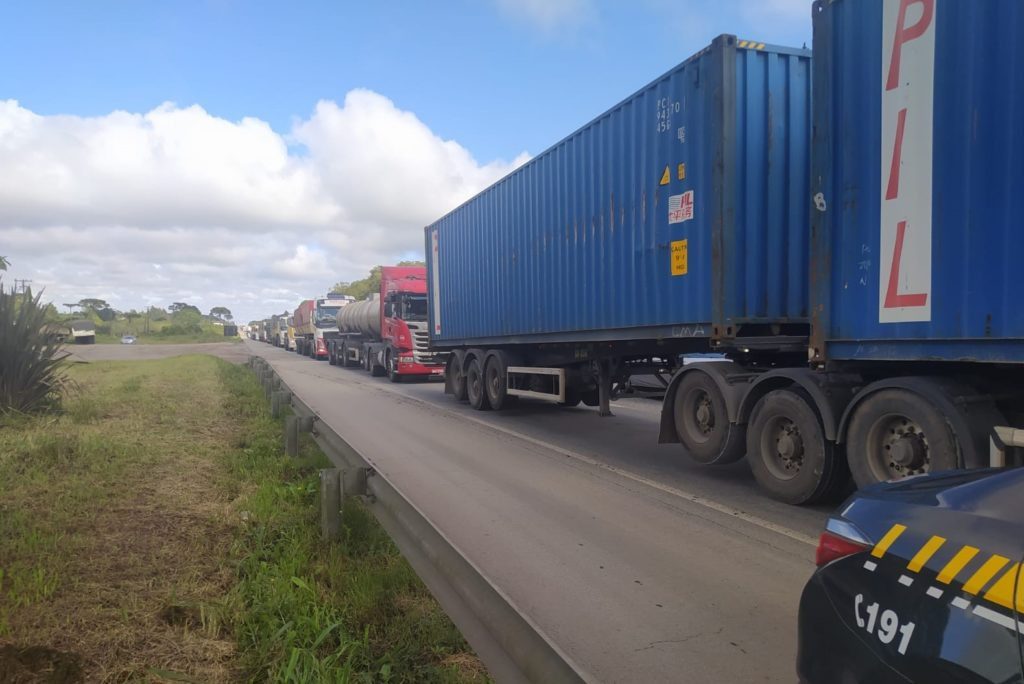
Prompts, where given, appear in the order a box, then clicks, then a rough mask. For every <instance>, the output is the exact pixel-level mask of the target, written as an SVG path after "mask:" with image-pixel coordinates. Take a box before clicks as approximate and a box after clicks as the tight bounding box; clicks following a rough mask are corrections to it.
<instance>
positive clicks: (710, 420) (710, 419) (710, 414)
mask: <svg viewBox="0 0 1024 684" xmlns="http://www.w3.org/2000/svg"><path fill="white" fill-rule="evenodd" d="M694 419H695V420H696V421H697V429H699V430H700V431H701V432H702V433H703V434H705V435H706V434H708V433H710V432H711V431H712V430H713V429H714V428H715V411H714V408H713V407H712V406H711V398H710V397H708V395H707V394H704V393H701V396H700V397H698V399H697V410H696V412H695V413H694Z"/></svg>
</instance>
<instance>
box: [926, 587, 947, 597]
mask: <svg viewBox="0 0 1024 684" xmlns="http://www.w3.org/2000/svg"><path fill="white" fill-rule="evenodd" d="M925 593H926V594H928V595H929V596H931V597H932V598H942V594H943V593H944V592H943V591H942V589H939V588H938V587H928V591H926V592H925Z"/></svg>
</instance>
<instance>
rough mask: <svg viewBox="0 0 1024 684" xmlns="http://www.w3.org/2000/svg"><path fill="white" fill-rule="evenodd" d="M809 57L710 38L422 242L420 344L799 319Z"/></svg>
mask: <svg viewBox="0 0 1024 684" xmlns="http://www.w3.org/2000/svg"><path fill="white" fill-rule="evenodd" d="M809 97H810V53H809V52H807V51H803V50H791V49H787V48H780V47H776V46H766V45H764V44H763V43H760V44H758V43H754V42H750V41H738V40H737V39H736V38H735V37H733V36H720V37H719V38H717V39H716V40H715V41H714V42H713V43H712V44H711V46H710V47H708V48H706V49H705V50H703V51H702V52H700V53H698V54H697V55H694V56H693V57H691V58H690V59H689V60H687V61H686V62H684V63H683V64H680V65H679V66H677V67H676V68H674V69H673V70H671V71H669V72H668V73H667V74H665V75H664V76H662V77H661V78H659V79H657V80H655V81H654V82H653V83H650V84H649V85H648V86H646V87H645V88H643V89H642V90H640V91H639V92H637V93H636V94H634V95H633V96H631V97H629V98H628V99H626V100H625V101H623V102H621V103H620V104H618V105H617V106H616V107H614V108H613V109H611V110H610V111H608V112H606V113H605V114H603V115H601V116H600V117H598V118H597V119H595V120H594V121H592V122H591V123H589V124H588V125H586V126H584V127H583V128H581V129H580V130H578V131H576V132H575V133H573V134H572V135H570V136H569V137H567V138H565V139H564V140H562V141H561V142H559V143H558V144H556V145H555V146H554V147H552V148H550V149H548V150H547V151H545V152H544V153H542V154H540V155H539V156H537V157H536V158H534V159H533V160H531V161H530V162H528V163H527V164H525V165H524V166H523V167H521V168H520V169H518V170H516V171H514V172H513V173H511V174H510V175H508V176H506V177H505V178H504V179H502V180H501V181H499V182H498V183H496V184H495V185H493V186H491V187H490V188H488V189H487V190H485V191H483V192H482V193H481V194H480V195H478V196H476V197H475V198H473V199H471V200H469V201H468V202H467V203H465V204H464V205H462V206H461V207H459V208H457V209H456V210H454V211H453V212H451V213H450V214H448V215H447V216H445V217H443V218H441V219H440V220H438V221H437V222H436V223H434V224H433V225H431V226H428V227H427V229H426V249H427V257H428V258H427V266H428V282H429V286H430V292H429V295H430V307H429V310H430V314H429V315H430V324H431V333H432V336H433V341H434V343H435V344H439V345H440V346H444V345H445V344H446V343H447V344H448V345H451V346H454V345H456V344H462V343H482V342H485V341H486V342H505V343H508V342H518V341H536V342H539V341H585V340H597V339H603V340H615V339H643V338H659V337H668V336H675V337H680V336H694V337H705V336H710V335H711V333H712V324H714V325H715V326H720V327H721V330H722V334H723V335H728V336H732V335H735V334H737V332H738V331H739V330H740V329H741V328H742V326H743V325H745V324H752V323H795V324H800V323H801V322H804V323H805V322H806V320H807V253H808V209H809V205H808V193H807V186H808V183H809V179H808V173H809V166H810V154H809V150H808V143H809V130H808V128H809V124H810V101H809Z"/></svg>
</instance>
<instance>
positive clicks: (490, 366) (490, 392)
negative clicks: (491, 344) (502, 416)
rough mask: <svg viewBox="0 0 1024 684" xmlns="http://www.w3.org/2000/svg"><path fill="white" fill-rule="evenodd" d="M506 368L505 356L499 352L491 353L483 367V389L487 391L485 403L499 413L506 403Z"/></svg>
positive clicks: (507, 397)
mask: <svg viewBox="0 0 1024 684" xmlns="http://www.w3.org/2000/svg"><path fill="white" fill-rule="evenodd" d="M507 367H508V364H507V363H506V361H505V354H504V353H503V352H500V351H496V352H494V353H492V354H491V355H490V357H488V359H487V363H486V364H485V365H484V381H485V382H484V388H485V389H486V391H487V403H488V404H490V405H491V408H492V409H494V410H495V411H500V410H501V409H502V408H504V406H505V405H506V404H507V403H508V399H509V396H508V377H507V376H506V373H505V369H506V368H507Z"/></svg>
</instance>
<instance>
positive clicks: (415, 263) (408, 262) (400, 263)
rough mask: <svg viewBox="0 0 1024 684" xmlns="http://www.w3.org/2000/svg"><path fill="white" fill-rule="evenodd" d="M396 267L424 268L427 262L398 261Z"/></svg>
mask: <svg viewBox="0 0 1024 684" xmlns="http://www.w3.org/2000/svg"><path fill="white" fill-rule="evenodd" d="M398 265H399V266H426V265H427V262H425V261H399V262H398Z"/></svg>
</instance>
